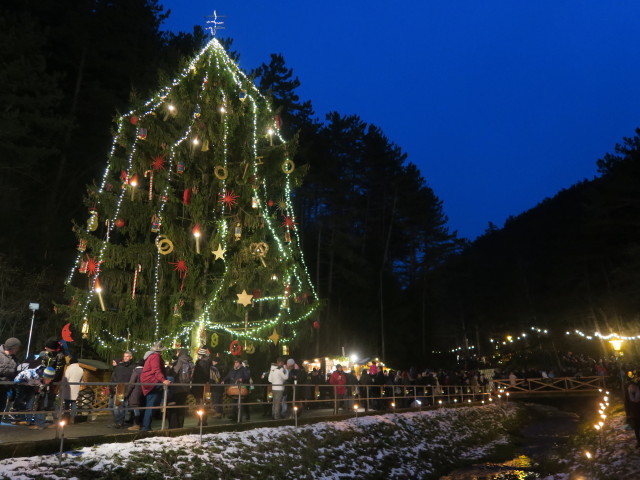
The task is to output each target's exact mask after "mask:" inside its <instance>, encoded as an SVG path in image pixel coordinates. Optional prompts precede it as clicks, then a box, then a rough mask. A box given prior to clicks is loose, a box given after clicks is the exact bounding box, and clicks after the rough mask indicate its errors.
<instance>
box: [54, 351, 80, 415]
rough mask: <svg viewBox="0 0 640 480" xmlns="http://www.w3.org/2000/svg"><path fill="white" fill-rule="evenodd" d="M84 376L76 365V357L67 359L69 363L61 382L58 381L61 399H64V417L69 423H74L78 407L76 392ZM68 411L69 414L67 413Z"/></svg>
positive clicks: (78, 390) (77, 392)
mask: <svg viewBox="0 0 640 480" xmlns="http://www.w3.org/2000/svg"><path fill="white" fill-rule="evenodd" d="M83 376H84V370H83V369H82V367H81V366H80V365H78V359H77V358H75V357H71V358H70V359H69V365H68V366H67V368H66V370H65V371H64V376H63V378H62V382H61V383H60V388H61V393H62V400H64V410H65V414H64V417H65V418H66V419H67V421H68V422H69V423H74V422H75V419H76V414H77V412H78V407H77V405H76V401H77V400H78V394H79V393H80V385H79V383H80V382H82V379H83ZM69 412H70V413H71V415H69Z"/></svg>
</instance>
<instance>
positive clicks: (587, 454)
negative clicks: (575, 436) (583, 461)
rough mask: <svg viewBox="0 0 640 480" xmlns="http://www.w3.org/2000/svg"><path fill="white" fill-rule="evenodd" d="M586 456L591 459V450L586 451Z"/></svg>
mask: <svg viewBox="0 0 640 480" xmlns="http://www.w3.org/2000/svg"><path fill="white" fill-rule="evenodd" d="M584 455H585V457H587V458H588V459H589V460H591V452H584Z"/></svg>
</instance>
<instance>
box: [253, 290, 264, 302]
mask: <svg viewBox="0 0 640 480" xmlns="http://www.w3.org/2000/svg"><path fill="white" fill-rule="evenodd" d="M251 295H253V299H254V300H257V299H258V298H260V297H262V290H260V289H259V288H254V289H253V290H252V291H251Z"/></svg>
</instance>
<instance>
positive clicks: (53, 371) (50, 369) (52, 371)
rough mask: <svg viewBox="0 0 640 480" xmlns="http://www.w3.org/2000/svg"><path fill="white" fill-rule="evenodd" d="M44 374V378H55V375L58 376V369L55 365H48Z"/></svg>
mask: <svg viewBox="0 0 640 480" xmlns="http://www.w3.org/2000/svg"><path fill="white" fill-rule="evenodd" d="M42 376H43V377H44V378H50V379H53V377H55V376H56V369H55V368H53V367H47V368H45V369H44V372H43V373H42Z"/></svg>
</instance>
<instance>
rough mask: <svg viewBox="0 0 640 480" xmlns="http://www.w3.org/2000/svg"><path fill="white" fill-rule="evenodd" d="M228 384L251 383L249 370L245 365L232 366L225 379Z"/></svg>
mask: <svg viewBox="0 0 640 480" xmlns="http://www.w3.org/2000/svg"><path fill="white" fill-rule="evenodd" d="M223 382H224V383H226V384H234V383H249V372H247V369H246V368H244V367H240V368H232V369H231V370H230V371H229V373H227V375H226V376H225V377H224V380H223Z"/></svg>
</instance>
